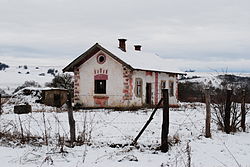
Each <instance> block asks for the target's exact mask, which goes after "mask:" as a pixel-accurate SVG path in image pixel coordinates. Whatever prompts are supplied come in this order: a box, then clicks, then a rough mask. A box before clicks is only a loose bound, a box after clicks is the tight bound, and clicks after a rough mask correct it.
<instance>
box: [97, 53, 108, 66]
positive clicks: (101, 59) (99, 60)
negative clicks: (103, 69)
mask: <svg viewBox="0 0 250 167" xmlns="http://www.w3.org/2000/svg"><path fill="white" fill-rule="evenodd" d="M105 61H106V56H105V55H104V54H100V55H98V56H97V62H98V63H99V64H103V63H105Z"/></svg>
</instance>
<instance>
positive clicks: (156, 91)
mask: <svg viewBox="0 0 250 167" xmlns="http://www.w3.org/2000/svg"><path fill="white" fill-rule="evenodd" d="M158 78H159V73H158V72H155V105H157V104H158V94H159V93H158V82H159V81H158Z"/></svg>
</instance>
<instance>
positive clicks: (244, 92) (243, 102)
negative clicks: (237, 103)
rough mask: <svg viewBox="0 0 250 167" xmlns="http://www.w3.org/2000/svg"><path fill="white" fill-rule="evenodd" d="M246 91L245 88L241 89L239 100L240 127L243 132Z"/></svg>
mask: <svg viewBox="0 0 250 167" xmlns="http://www.w3.org/2000/svg"><path fill="white" fill-rule="evenodd" d="M245 103H246V91H245V89H243V90H242V101H241V128H242V131H243V132H245V131H246V124H245V122H246V106H245Z"/></svg>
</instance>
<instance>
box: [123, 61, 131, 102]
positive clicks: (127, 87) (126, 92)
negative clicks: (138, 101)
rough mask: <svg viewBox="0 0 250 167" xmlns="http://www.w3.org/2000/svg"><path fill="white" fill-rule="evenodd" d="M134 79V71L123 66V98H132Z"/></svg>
mask: <svg viewBox="0 0 250 167" xmlns="http://www.w3.org/2000/svg"><path fill="white" fill-rule="evenodd" d="M132 96H133V79H132V71H130V70H129V69H127V68H126V67H125V66H123V100H132Z"/></svg>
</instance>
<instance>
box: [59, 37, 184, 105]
mask: <svg viewBox="0 0 250 167" xmlns="http://www.w3.org/2000/svg"><path fill="white" fill-rule="evenodd" d="M134 47H135V48H134V49H133V51H128V50H127V48H126V40H125V39H119V47H114V48H107V47H104V46H103V45H100V44H98V43H96V44H95V45H93V46H92V47H91V48H90V49H88V50H87V51H86V52H84V53H83V54H82V55H80V56H79V57H78V58H76V59H75V60H74V61H72V62H71V63H70V64H69V65H68V66H67V67H65V68H64V69H63V72H74V103H75V104H77V103H78V104H80V105H81V106H83V107H94V108H96V107H97V108H98V107H142V106H152V105H156V104H157V103H158V102H159V100H160V99H161V97H162V94H161V90H162V89H164V88H167V89H169V99H170V101H169V102H170V105H171V106H177V105H178V103H177V97H178V84H177V82H178V75H179V74H181V73H179V72H176V71H165V70H164V69H162V68H160V67H164V64H163V62H162V59H161V58H159V57H158V56H156V55H154V54H148V53H147V54H144V53H143V52H142V51H141V46H140V45H135V46H134ZM144 59H145V60H144ZM158 59H159V60H158ZM158 61H161V62H158ZM158 63H159V64H163V65H162V66H159V67H158V65H159V64H158ZM165 66H167V64H165ZM155 67H158V68H155Z"/></svg>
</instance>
